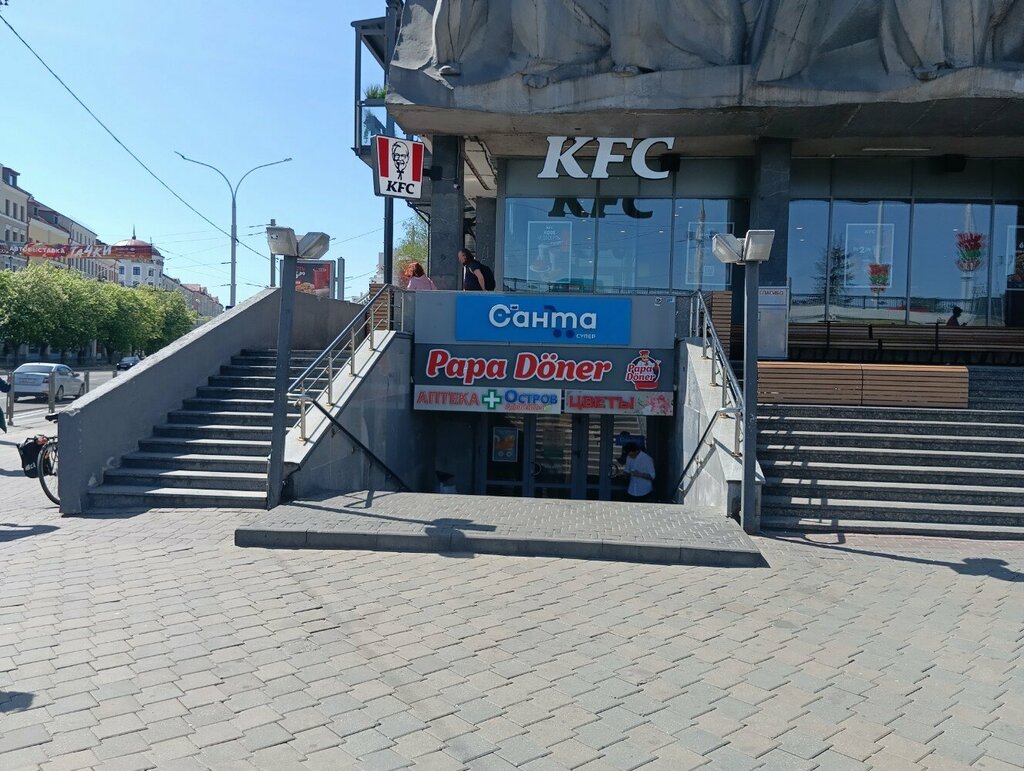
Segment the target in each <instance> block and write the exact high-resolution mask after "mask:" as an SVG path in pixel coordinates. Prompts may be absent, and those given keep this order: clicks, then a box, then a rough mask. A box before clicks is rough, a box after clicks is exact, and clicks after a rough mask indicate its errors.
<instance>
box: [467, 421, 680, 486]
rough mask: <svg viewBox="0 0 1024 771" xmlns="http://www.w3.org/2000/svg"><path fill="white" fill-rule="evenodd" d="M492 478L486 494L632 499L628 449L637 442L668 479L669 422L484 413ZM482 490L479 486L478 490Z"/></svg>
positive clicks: (483, 450)
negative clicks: (626, 459) (625, 469)
mask: <svg viewBox="0 0 1024 771" xmlns="http://www.w3.org/2000/svg"><path fill="white" fill-rule="evenodd" d="M480 421H481V428H482V429H483V430H482V431H480V432H479V436H480V437H481V439H483V440H484V441H485V442H486V447H481V448H480V450H481V454H483V455H484V457H486V459H487V462H486V479H485V480H484V484H483V489H482V490H479V491H480V492H482V493H484V494H486V495H507V496H515V497H527V498H571V499H577V500H601V501H610V500H629V496H628V495H627V494H626V487H627V484H628V481H629V480H628V478H627V477H626V476H625V475H624V474H623V473H622V472H623V464H624V457H623V454H624V449H623V448H624V447H625V445H626V444H627V443H629V442H635V443H637V444H638V445H640V447H641V449H643V450H644V451H646V452H647V453H648V454H650V455H651V456H652V458H653V459H654V463H655V470H656V476H657V478H656V480H655V497H658V496H657V493H658V490H659V488H660V484H659V483H660V482H661V478H662V477H663V475H664V471H663V465H664V458H665V453H664V452H661V451H660V448H661V447H662V446H663V441H662V435H664V436H667V433H666V432H667V428H668V426H666V425H665V424H666V423H670V421H667V420H666V419H665V418H652V417H645V416H639V415H566V414H562V415H509V414H495V415H481V416H480ZM478 489H479V487H478Z"/></svg>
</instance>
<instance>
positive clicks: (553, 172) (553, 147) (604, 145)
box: [537, 137, 676, 179]
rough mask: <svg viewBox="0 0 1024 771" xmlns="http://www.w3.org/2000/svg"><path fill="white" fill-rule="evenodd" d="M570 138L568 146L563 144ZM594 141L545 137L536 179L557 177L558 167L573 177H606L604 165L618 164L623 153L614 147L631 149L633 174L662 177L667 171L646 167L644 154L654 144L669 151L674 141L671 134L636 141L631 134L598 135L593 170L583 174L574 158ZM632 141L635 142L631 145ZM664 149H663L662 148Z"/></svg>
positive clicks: (587, 138)
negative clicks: (542, 162)
mask: <svg viewBox="0 0 1024 771" xmlns="http://www.w3.org/2000/svg"><path fill="white" fill-rule="evenodd" d="M570 139H571V140H572V141H571V142H570V144H569V146H568V147H565V143H566V142H567V141H569V140H570ZM592 141H594V137H548V154H547V157H545V159H544V168H543V169H541V172H540V174H538V175H537V179H558V177H559V176H560V175H559V172H558V169H559V167H561V168H562V170H563V171H564V173H565V174H566V175H568V176H570V177H573V178H574V179H587V177H588V176H589V177H590V178H591V179H608V165H609V164H611V163H622V162H623V161H625V160H626V156H625V155H623V154H622V153H617V152H615V148H616V146H621V147H622V148H623V149H624V150H632V151H633V153H632V155H630V157H629V163H630V165H631V166H632V167H633V173H634V174H636V175H637V176H638V177H643V178H644V179H665V178H666V177H667V176H668V174H669V173H668V171H656V170H655V169H652V168H651V167H650V164H649V163H648V161H647V154H648V153H649V152H650V151H651V148H652V147H654V146H655V145H664V146H665V150H671V149H672V146H673V145H674V144H675V141H676V140H675V137H650V138H649V139H641V140H640V141H639V142H637V141H636V140H635V139H633V138H631V137H598V138H597V155H596V156H594V171H593V172H592V173H591V174H589V175H588V174H587V172H585V171H584V170H583V168H582V167H581V166H580V164H579V161H577V160H576V153H577V152H579V151H580V150H582V149H583V148H584V147H585V146H586V145H588V144H590V143H591V142H592ZM634 143H635V144H634ZM663 152H664V151H663Z"/></svg>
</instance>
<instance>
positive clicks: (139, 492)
mask: <svg viewBox="0 0 1024 771" xmlns="http://www.w3.org/2000/svg"><path fill="white" fill-rule="evenodd" d="M89 503H90V507H91V508H93V509H103V508H117V509H123V508H134V507H140V508H141V507H147V508H168V509H171V508H247V509H263V508H266V505H267V496H266V493H265V492H255V491H250V490H201V489H189V490H183V489H180V488H176V487H147V486H142V485H140V486H135V485H106V484H103V485H100V486H99V487H97V488H95V489H93V490H91V491H90V492H89Z"/></svg>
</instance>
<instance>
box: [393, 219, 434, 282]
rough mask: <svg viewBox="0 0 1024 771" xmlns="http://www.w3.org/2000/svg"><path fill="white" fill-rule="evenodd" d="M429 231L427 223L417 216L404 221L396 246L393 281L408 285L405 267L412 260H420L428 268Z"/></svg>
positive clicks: (424, 267)
mask: <svg viewBox="0 0 1024 771" xmlns="http://www.w3.org/2000/svg"><path fill="white" fill-rule="evenodd" d="M429 243H430V238H429V233H428V231H427V223H425V222H424V221H423V220H421V219H420V218H419V217H417V216H413V217H410V218H409V219H407V220H406V221H405V222H403V223H402V237H401V238H400V239H399V241H398V244H397V245H396V246H395V275H394V276H393V277H392V283H394V284H398V285H400V286H403V287H404V286H406V285H407V284H408V283H409V281H408V279H406V277H405V269H406V268H408V267H409V264H410V263H412V262H418V263H419V264H420V265H422V266H423V270H427V272H428V273H429V270H428V263H427V254H428V252H429Z"/></svg>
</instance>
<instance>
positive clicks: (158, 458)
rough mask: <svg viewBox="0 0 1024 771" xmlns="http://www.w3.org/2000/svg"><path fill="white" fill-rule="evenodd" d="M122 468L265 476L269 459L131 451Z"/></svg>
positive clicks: (123, 459)
mask: <svg viewBox="0 0 1024 771" xmlns="http://www.w3.org/2000/svg"><path fill="white" fill-rule="evenodd" d="M121 468H122V469H124V468H139V469H182V470H192V471H225V472H231V473H243V474H262V475H263V476H264V477H265V476H266V474H267V459H266V458H259V457H253V456H245V455H202V454H198V453H184V454H174V453H165V452H131V453H128V454H127V455H125V456H124V457H123V458H121Z"/></svg>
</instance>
